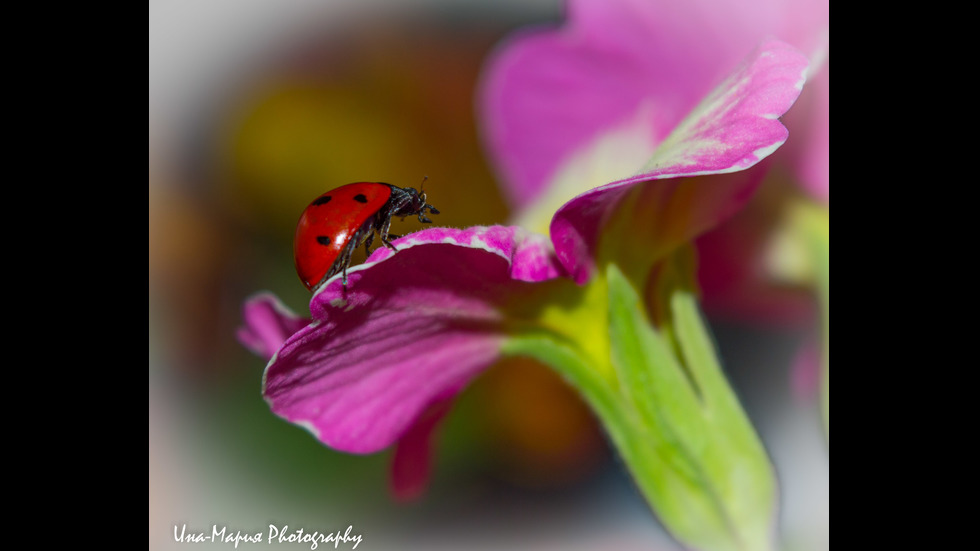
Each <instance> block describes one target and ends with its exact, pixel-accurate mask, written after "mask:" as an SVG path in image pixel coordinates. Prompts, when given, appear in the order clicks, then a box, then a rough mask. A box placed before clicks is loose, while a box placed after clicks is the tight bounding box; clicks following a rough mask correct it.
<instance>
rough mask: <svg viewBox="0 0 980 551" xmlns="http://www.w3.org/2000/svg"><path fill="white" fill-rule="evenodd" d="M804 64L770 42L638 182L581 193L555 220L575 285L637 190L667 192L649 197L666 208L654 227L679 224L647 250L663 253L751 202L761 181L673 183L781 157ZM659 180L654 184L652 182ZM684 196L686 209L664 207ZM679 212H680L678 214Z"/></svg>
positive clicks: (739, 177) (677, 133)
mask: <svg viewBox="0 0 980 551" xmlns="http://www.w3.org/2000/svg"><path fill="white" fill-rule="evenodd" d="M807 63H808V62H807V60H806V58H805V57H803V55H802V54H800V53H799V52H797V51H796V50H795V49H793V48H792V47H791V46H789V45H787V44H784V43H782V42H779V41H775V40H771V41H767V42H766V43H764V44H763V45H762V46H761V47H760V48H759V50H758V51H757V52H756V53H755V54H753V55H752V56H751V57H750V58H749V59H748V60H747V62H746V63H745V64H743V65H742V67H741V68H740V69H738V70H737V71H736V72H735V73H734V74H733V75H732V76H731V77H730V78H729V79H727V80H726V81H725V82H724V83H723V84H722V85H721V86H719V88H718V89H716V90H715V92H713V93H712V94H711V95H710V96H708V98H706V100H705V101H704V102H702V104H701V105H699V106H698V107H697V108H696V109H695V110H694V111H693V112H692V113H691V114H690V115H689V116H688V118H687V119H685V120H684V122H682V123H681V124H680V125H679V126H678V127H677V128H676V129H675V130H674V132H673V133H672V134H671V135H670V136H669V137H668V138H667V139H666V140H665V141H664V142H663V143H662V144H661V145H660V147H659V148H658V149H657V151H656V152H655V153H654V156H653V158H652V159H651V161H650V162H649V163H648V164H647V166H646V167H644V169H643V170H642V171H641V172H640V173H639V174H638V175H636V176H633V177H631V178H627V179H624V180H619V181H617V182H613V183H611V184H608V185H605V186H602V187H599V188H595V189H592V190H590V191H588V192H586V193H583V194H581V195H579V196H577V197H575V198H574V199H572V200H571V201H569V202H568V203H566V204H565V205H564V206H562V207H561V208H560V209H559V210H558V212H557V213H556V214H555V216H554V218H553V219H552V222H551V237H552V240H553V242H554V244H555V252H556V254H557V255H558V258H559V260H561V262H562V264H563V265H564V266H565V268H566V269H567V270H568V271H569V273H570V274H571V275H572V277H573V278H574V279H575V281H577V282H579V283H581V282H584V281H585V280H587V279H588V278H589V277H590V275H591V274H592V272H593V269H594V266H593V262H594V260H593V259H594V258H595V254H594V251H595V247H596V245H597V241H598V237H599V230H600V228H601V227H602V226H603V225H604V223H605V221H606V220H607V219H608V217H609V216H610V215H611V214H612V212H613V211H614V210H615V208H616V207H617V205H618V203H619V201H620V199H622V198H623V197H624V195H625V194H626V193H627V192H628V191H629V190H631V189H632V188H633V186H635V185H638V184H642V183H645V182H650V183H649V184H648V185H657V186H663V189H662V190H659V191H653V192H650V193H648V195H650V196H653V197H655V198H658V199H659V200H661V201H662V203H661V207H662V208H661V209H660V211H659V212H660V213H661V215H662V216H659V217H656V219H655V220H651V223H657V224H662V225H663V224H666V222H665V221H664V220H662V219H661V218H666V217H669V218H671V219H672V221H674V222H675V223H673V225H672V227H670V228H665V231H664V232H663V234H662V235H661V237H662V238H663V239H669V240H670V242H661V243H650V246H651V247H652V248H654V249H657V250H666V249H668V248H669V247H670V246H671V245H672V244H673V243H674V242H677V243H679V242H683V241H688V240H691V239H693V238H694V237H696V236H697V235H699V234H701V233H703V232H705V231H707V230H708V229H710V228H712V227H714V226H715V225H716V224H718V223H719V222H721V221H722V220H724V219H725V218H727V217H728V216H730V215H731V214H733V213H734V212H735V211H737V210H738V208H740V207H741V206H742V205H743V204H744V202H745V201H746V200H747V199H748V198H749V196H750V195H751V193H752V191H753V190H754V189H755V186H756V184H757V178H756V175H753V174H749V175H743V174H735V175H729V176H727V177H724V178H721V177H718V176H714V177H712V178H710V179H701V180H699V181H698V185H696V186H694V188H693V189H692V187H691V184H690V183H686V182H677V181H672V180H670V179H672V178H676V177H678V176H695V175H708V174H722V173H730V172H736V171H739V170H743V169H746V168H749V167H751V166H752V165H754V164H756V163H758V162H759V161H760V160H762V159H763V158H765V157H766V156H768V155H769V154H771V153H772V152H773V151H775V150H776V148H778V147H779V146H780V145H781V144H782V143H783V142H784V141H785V140H786V136H787V132H786V128H785V127H784V126H783V125H782V124H781V123H780V122H779V120H778V117H779V116H781V115H782V114H783V113H785V112H786V110H787V109H789V107H790V106H791V105H792V104H793V101H795V99H796V97H797V96H798V95H799V93H800V90H801V89H802V85H803V75H804V72H805V70H806V67H807ZM654 181H656V182H654ZM678 189H683V206H679V205H676V204H674V206H672V207H671V209H672V210H670V211H668V210H667V207H668V206H670V205H671V201H676V200H677V199H672V196H674V194H675V192H676V191H677V190H678ZM678 209H680V210H678Z"/></svg>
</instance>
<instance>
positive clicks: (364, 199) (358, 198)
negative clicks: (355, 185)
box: [354, 193, 367, 203]
mask: <svg viewBox="0 0 980 551" xmlns="http://www.w3.org/2000/svg"><path fill="white" fill-rule="evenodd" d="M354 200H355V201H357V202H358V203H367V197H365V196H364V194H363V193H358V194H357V195H355V196H354Z"/></svg>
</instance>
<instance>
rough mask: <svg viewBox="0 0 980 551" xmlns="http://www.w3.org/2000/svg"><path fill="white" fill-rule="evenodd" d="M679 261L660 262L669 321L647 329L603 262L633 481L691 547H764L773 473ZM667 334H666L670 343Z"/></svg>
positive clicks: (624, 284)
mask: <svg viewBox="0 0 980 551" xmlns="http://www.w3.org/2000/svg"><path fill="white" fill-rule="evenodd" d="M678 263H681V259H680V258H679V257H678V256H676V255H675V256H674V257H673V258H670V259H668V260H667V261H666V264H665V266H664V267H663V270H665V271H664V272H663V273H662V274H661V276H660V277H662V278H666V281H667V284H666V285H665V286H662V287H661V289H662V290H663V291H664V292H667V293H668V296H667V297H662V298H666V299H667V300H666V303H667V304H669V305H670V314H671V317H670V318H669V319H668V320H666V323H667V324H668V325H669V327H666V328H664V330H662V331H661V332H658V331H656V330H655V329H654V328H653V327H652V325H651V324H650V321H649V319H648V318H647V314H646V306H645V304H644V302H643V301H642V300H641V299H640V295H639V294H638V293H637V291H636V289H635V288H634V285H633V284H632V283H631V282H630V281H629V280H627V279H626V278H625V277H624V276H623V275H622V273H621V272H620V270H619V269H618V267H617V266H616V265H614V264H610V265H609V268H608V270H607V279H608V284H609V308H610V335H611V341H612V362H613V366H614V368H615V370H616V372H617V373H618V374H619V375H620V381H621V389H620V393H621V394H622V395H624V396H625V397H627V398H628V400H629V403H630V406H631V409H633V410H634V411H635V412H636V413H635V415H634V419H635V420H636V421H638V423H639V425H640V426H639V427H634V428H633V431H634V433H638V434H637V436H640V435H642V436H640V437H642V438H643V441H644V444H645V448H646V449H645V450H642V451H640V452H639V453H636V455H637V456H638V457H637V459H638V460H639V461H638V462H637V464H636V465H635V466H633V468H634V475H635V476H636V478H637V482H638V484H639V485H640V486H641V487H642V488H643V490H644V493H645V494H646V496H647V498H648V500H649V501H650V504H651V506H652V507H653V509H654V510H655V511H656V513H657V515H658V517H659V518H660V519H661V521H662V522H663V524H664V525H665V526H666V527H667V528H668V529H669V530H670V531H671V532H672V533H673V534H674V536H675V537H677V538H678V539H679V540H680V541H681V542H683V543H684V544H685V545H688V546H691V547H695V548H698V549H753V550H755V549H768V548H771V545H772V540H771V538H772V536H773V526H774V512H775V476H774V475H773V471H772V467H771V464H770V463H769V460H768V457H767V456H766V454H765V450H764V449H763V447H762V445H761V443H760V441H759V439H758V437H757V436H756V434H755V432H754V430H753V429H752V426H751V424H750V423H749V421H748V419H747V417H746V416H745V413H744V411H742V409H741V406H740V405H739V403H738V400H737V398H736V397H735V395H734V392H733V391H732V389H731V387H730V386H729V385H728V383H727V381H726V380H725V377H724V375H723V374H722V372H721V369H720V367H719V365H718V362H717V360H716V358H715V354H714V348H713V344H712V342H711V340H710V339H709V338H708V336H707V332H706V331H705V329H704V325H703V322H702V320H701V318H700V314H699V312H698V310H697V305H696V301H695V299H694V296H693V294H691V292H690V291H689V290H687V289H686V288H685V287H686V286H687V283H688V281H689V279H688V277H689V274H686V273H681V272H683V270H680V269H679V268H678V266H677V265H678ZM671 336H673V337H674V340H673V342H671Z"/></svg>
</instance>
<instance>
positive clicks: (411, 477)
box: [391, 400, 452, 501]
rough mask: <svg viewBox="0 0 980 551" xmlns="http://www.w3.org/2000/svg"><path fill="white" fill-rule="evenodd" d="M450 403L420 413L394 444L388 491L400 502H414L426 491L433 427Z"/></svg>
mask: <svg viewBox="0 0 980 551" xmlns="http://www.w3.org/2000/svg"><path fill="white" fill-rule="evenodd" d="M451 404H452V402H451V401H450V400H444V401H441V402H437V403H435V404H433V405H431V406H429V408H428V409H427V410H426V411H425V413H423V414H422V415H421V416H420V417H419V419H418V421H416V422H415V424H414V425H412V427H411V428H410V429H408V432H406V433H405V434H404V435H403V436H402V437H401V438H400V439H399V440H398V444H397V445H396V446H395V453H394V455H393V456H392V458H391V493H392V494H393V495H394V496H395V498H396V499H398V500H399V501H413V500H415V499H418V498H419V497H421V496H422V494H423V493H425V489H426V487H428V485H429V476H430V475H431V473H432V452H433V449H432V448H433V446H434V442H433V440H434V438H435V431H436V428H437V427H438V426H439V423H440V422H441V421H442V419H443V417H445V416H446V414H447V413H449V409H450V406H451Z"/></svg>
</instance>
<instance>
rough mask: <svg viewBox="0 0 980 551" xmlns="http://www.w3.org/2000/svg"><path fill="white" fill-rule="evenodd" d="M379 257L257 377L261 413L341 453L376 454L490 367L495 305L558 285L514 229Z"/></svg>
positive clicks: (540, 243)
mask: <svg viewBox="0 0 980 551" xmlns="http://www.w3.org/2000/svg"><path fill="white" fill-rule="evenodd" d="M394 243H395V245H396V246H397V247H398V249H399V250H398V252H397V253H393V252H392V251H390V250H387V249H385V248H380V249H378V250H376V251H375V252H374V254H372V255H371V257H370V258H369V259H368V260H367V262H365V263H364V264H362V265H360V266H356V267H354V268H352V269H351V270H349V271H348V285H347V287H346V289H345V288H344V286H343V284H342V282H341V280H340V277H339V276H337V277H335V278H334V279H332V280H330V281H328V282H327V283H326V284H324V286H323V287H322V288H321V290H320V291H319V292H318V293H317V294H316V295H315V296H314V297H313V300H312V302H311V303H310V311H311V312H312V314H313V317H314V321H313V322H312V323H311V324H310V325H308V326H307V327H305V328H303V329H301V330H300V331H299V332H297V333H296V334H294V335H293V336H292V337H290V338H289V339H288V340H287V341H286V343H285V344H284V345H283V347H282V348H281V349H280V351H279V353H278V354H277V355H276V357H275V358H274V359H273V360H272V361H271V362H270V363H269V365H268V367H267V368H266V372H265V378H264V395H265V397H266V400H267V401H268V402H269V405H270V407H271V408H272V410H273V411H274V412H275V413H276V414H278V415H280V416H282V417H284V418H285V419H287V420H289V421H291V422H293V423H296V424H299V425H301V426H303V427H305V428H307V429H309V430H310V431H311V432H312V433H314V434H315V435H316V436H317V437H318V438H319V439H320V440H321V441H322V442H324V443H325V444H327V445H329V446H331V447H333V448H336V449H339V450H343V451H348V452H352V453H372V452H375V451H378V450H381V449H383V448H386V447H388V446H389V445H391V444H392V443H393V442H395V441H396V440H397V439H398V438H399V437H400V436H401V435H402V434H404V433H405V431H406V430H408V428H409V426H410V425H411V424H412V423H413V422H414V421H415V420H416V419H417V418H418V417H419V415H420V414H421V413H422V412H423V411H424V410H425V409H426V408H427V407H428V406H430V405H432V404H433V403H436V402H439V401H442V400H446V399H448V398H450V397H452V396H453V395H455V394H456V393H457V392H459V391H460V390H461V389H462V388H463V387H464V386H465V385H466V384H467V383H469V381H470V380H471V379H472V378H473V377H475V376H476V375H477V374H479V373H480V372H481V371H482V370H484V369H485V368H487V367H488V366H489V365H490V364H491V363H493V362H494V361H495V360H496V359H497V357H498V351H499V349H500V345H501V343H502V342H503V340H504V339H505V338H506V336H505V334H504V331H503V326H502V322H503V320H504V317H505V313H504V312H503V310H502V305H503V304H505V302H506V301H507V300H508V299H509V298H510V297H512V296H513V294H514V293H515V292H518V291H524V290H526V289H527V287H528V286H529V285H531V283H529V282H535V281H543V280H546V279H551V278H554V277H557V276H559V275H561V273H562V272H561V268H560V266H559V265H558V263H557V262H556V261H555V259H554V256H553V253H552V251H551V248H550V243H549V242H548V240H547V238H545V237H544V236H541V235H535V234H528V233H527V232H525V231H524V230H522V229H520V228H517V227H502V226H494V227H475V228H468V229H466V230H457V229H452V228H432V229H429V230H425V231H422V232H419V233H416V234H412V235H409V236H406V237H404V238H402V239H399V240H397V241H395V242H394Z"/></svg>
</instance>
